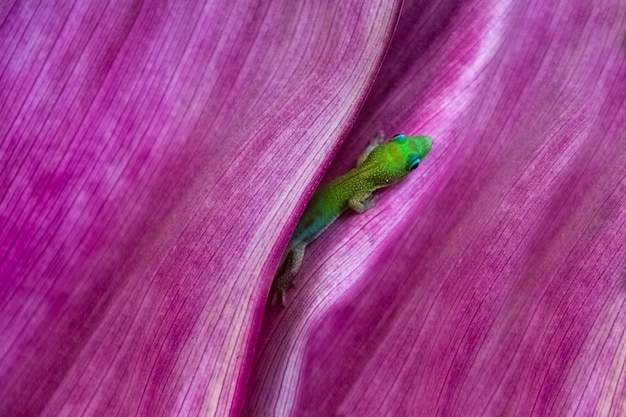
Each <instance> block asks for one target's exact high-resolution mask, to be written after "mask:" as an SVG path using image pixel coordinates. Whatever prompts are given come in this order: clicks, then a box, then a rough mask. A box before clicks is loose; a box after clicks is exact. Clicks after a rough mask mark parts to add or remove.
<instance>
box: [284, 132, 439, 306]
mask: <svg viewBox="0 0 626 417" xmlns="http://www.w3.org/2000/svg"><path fill="white" fill-rule="evenodd" d="M432 144H433V142H432V140H431V139H430V137H428V136H405V135H396V136H394V137H393V139H392V140H390V141H389V142H386V143H380V144H379V143H377V141H376V143H372V144H371V145H370V146H368V147H367V148H366V149H365V151H364V152H363V153H362V154H361V156H360V157H359V159H358V161H357V165H356V168H354V169H352V170H351V171H349V172H348V173H347V174H344V175H342V176H340V177H339V178H337V179H335V180H333V181H331V182H330V183H328V184H326V185H325V186H323V187H321V188H319V189H318V190H317V191H315V193H314V194H313V197H311V201H310V202H309V204H308V205H307V206H306V208H305V210H304V214H303V215H302V217H301V218H300V221H299V222H298V225H297V226H296V230H295V232H294V234H293V236H292V237H291V240H290V241H289V245H288V246H287V250H286V252H285V255H284V256H283V262H282V266H281V269H280V270H279V271H282V273H281V274H280V275H277V276H276V277H275V278H274V283H273V284H272V287H273V288H272V291H273V293H274V295H273V297H272V305H275V304H276V302H277V301H278V298H279V297H280V303H281V305H282V306H283V307H284V306H285V293H286V291H287V290H288V289H290V288H292V287H293V286H294V283H293V282H294V278H295V276H296V273H297V272H298V270H299V269H300V265H301V264H302V259H303V258H304V249H305V248H306V245H308V244H309V243H311V242H312V241H314V240H315V239H316V238H317V237H318V236H319V235H320V234H322V232H324V230H326V229H327V228H328V226H330V225H331V224H332V223H333V222H334V221H335V220H336V219H337V218H338V217H339V215H340V214H341V213H342V212H343V211H345V210H347V209H348V208H351V209H352V210H354V211H356V212H357V213H359V214H360V213H364V212H366V211H367V210H369V209H371V208H372V207H374V199H373V197H372V192H373V191H375V190H377V189H379V188H385V187H389V186H390V185H393V184H395V183H397V182H398V181H400V180H402V179H403V178H404V177H406V176H407V175H408V174H409V173H410V172H411V171H413V170H414V169H415V168H417V166H418V165H419V163H420V162H421V161H422V160H423V159H424V158H425V157H426V155H428V153H429V152H430V149H431V147H432Z"/></svg>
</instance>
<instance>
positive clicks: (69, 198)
mask: <svg viewBox="0 0 626 417" xmlns="http://www.w3.org/2000/svg"><path fill="white" fill-rule="evenodd" d="M383 3H384V4H383ZM0 13H1V16H0V22H1V23H0V24H1V26H0V32H1V33H2V36H1V37H0V42H1V46H0V51H1V53H0V70H1V72H0V86H1V88H0V103H1V104H0V105H1V108H0V118H1V123H0V131H1V132H0V137H1V138H2V139H1V143H0V161H1V162H0V164H1V166H2V168H3V169H2V172H1V173H0V176H1V179H0V213H1V214H0V215H1V216H2V217H1V219H2V220H1V223H2V228H1V229H0V245H1V246H0V248H1V250H0V257H1V260H0V262H1V263H0V276H1V277H2V285H1V287H0V329H1V330H0V331H1V332H2V339H1V341H0V358H1V360H0V381H2V383H1V384H0V414H1V415H6V416H9V415H20V416H34V415H72V416H76V415H97V416H102V415H107V416H114V415H119V416H130V415H150V416H156V415H186V416H192V415H234V414H236V413H237V411H238V410H239V409H241V407H242V404H243V399H244V393H245V388H246V386H247V380H248V375H249V373H250V366H251V364H250V361H251V359H252V356H251V354H252V352H253V351H254V345H255V342H256V336H257V334H258V329H259V324H260V321H261V317H262V314H263V310H264V306H265V300H266V297H267V293H268V290H269V286H270V283H271V280H272V277H273V272H274V270H275V268H276V267H277V263H278V261H279V258H280V255H281V254H280V251H281V250H282V248H283V247H284V245H285V243H286V240H287V239H288V238H289V236H288V234H289V231H290V229H291V227H292V225H293V224H294V223H295V221H296V220H297V213H298V212H299V211H301V210H302V208H303V206H304V204H305V203H306V194H307V193H310V192H311V191H312V190H313V188H314V187H315V182H316V178H319V177H320V175H321V174H322V173H323V169H324V166H325V165H326V164H327V163H328V162H329V160H330V158H331V156H332V154H333V151H334V149H335V148H336V147H337V144H338V143H339V141H340V139H341V138H342V137H343V136H345V133H346V132H347V129H348V127H349V125H350V124H351V122H352V120H353V119H354V117H355V115H356V113H357V111H358V109H359V107H360V106H361V104H362V102H363V100H364V99H365V96H366V93H367V91H368V89H369V88H370V87H371V84H372V82H373V80H374V76H375V74H376V71H377V70H378V68H379V66H380V64H381V61H382V58H383V55H384V52H385V50H386V47H387V45H388V43H389V41H390V39H391V36H392V33H393V28H394V25H395V22H396V20H397V15H398V13H399V7H398V5H394V4H393V3H389V2H380V3H371V2H370V3H368V5H367V6H366V7H365V6H363V5H362V4H361V2H352V3H346V2H342V3H341V5H339V4H337V5H333V4H328V5H323V4H297V3H296V4H294V3H293V2H288V1H284V2H264V3H258V2H245V1H242V2H156V1H153V2H122V3H119V4H118V3H115V4H113V3H109V4H107V3H104V2H96V1H93V2H88V1H78V2H76V3H75V4H73V5H72V4H69V3H68V5H67V6H65V5H56V4H52V3H49V2H43V3H41V4H38V3H34V2H33V3H32V4H29V3H23V2H14V3H13V4H6V5H5V6H4V7H2V8H1V10H0ZM348 22H349V24H348Z"/></svg>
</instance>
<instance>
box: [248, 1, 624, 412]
mask: <svg viewBox="0 0 626 417" xmlns="http://www.w3.org/2000/svg"><path fill="white" fill-rule="evenodd" d="M563 6H564V5H562V6H559V7H557V6H552V5H551V4H550V3H548V2H534V3H532V4H526V3H519V4H515V3H510V2H508V3H507V2H504V3H503V2H489V3H480V4H479V3H463V4H455V3H453V2H446V3H441V2H431V3H425V2H420V3H414V4H405V7H404V8H403V10H402V15H401V18H400V22H399V25H398V28H397V30H396V35H395V37H394V41H393V44H392V46H391V49H390V51H389V52H388V54H387V56H386V59H385V63H384V65H383V67H382V70H381V72H380V73H379V75H378V77H377V80H376V84H375V86H374V88H373V90H372V91H371V93H370V95H369V96H368V100H367V102H366V105H365V107H364V109H363V110H362V111H361V113H360V115H359V119H358V121H357V123H356V126H355V127H354V129H353V131H352V132H351V134H350V135H349V136H350V137H353V138H356V139H357V140H355V141H354V142H346V144H345V146H344V147H343V148H342V150H341V151H340V152H339V154H338V156H337V158H336V161H337V163H336V164H334V166H333V167H331V169H330V172H331V173H332V175H335V174H337V173H340V172H343V171H344V170H345V169H348V167H349V166H350V164H351V163H352V162H353V161H354V159H355V158H356V155H357V154H358V152H360V150H361V149H362V148H363V147H364V146H365V142H366V137H367V135H368V134H370V132H372V131H376V129H379V128H381V127H382V128H384V129H385V130H386V131H388V132H389V133H407V134H428V135H430V136H432V137H433V140H434V145H433V151H432V153H431V155H429V156H428V158H427V159H426V160H425V161H424V162H423V163H422V164H421V165H420V168H419V169H418V170H417V173H416V174H414V175H412V176H411V177H410V179H409V180H407V181H405V182H404V183H402V184H400V185H398V186H397V187H395V188H393V189H391V190H389V191H387V192H384V193H383V197H382V198H381V200H380V202H379V205H378V207H377V208H376V210H372V211H370V212H368V213H367V214H364V215H362V216H346V217H344V218H342V219H341V220H340V221H339V222H338V224H336V225H334V226H333V227H332V228H331V229H329V231H327V232H326V233H325V234H324V235H323V236H322V237H321V238H320V239H319V240H318V241H316V242H315V243H314V244H313V245H311V246H310V248H309V251H308V253H307V257H306V258H305V264H304V267H303V270H302V273H301V274H300V278H299V286H298V288H297V290H295V291H294V294H293V295H292V294H290V296H291V304H290V306H289V308H288V309H287V310H286V311H284V312H279V313H274V314H270V315H268V316H267V317H266V319H265V321H264V324H263V330H262V333H261V337H260V341H259V346H258V350H257V352H256V361H255V362H256V364H255V368H254V371H253V373H252V378H251V386H250V394H249V399H248V403H247V405H246V413H244V414H245V415H284V416H286V415H314V416H318V415H319V416H322V415H323V416H329V415H350V416H401V415H404V416H416V415H419V416H514V415H515V416H517V415H519V416H557V415H559V416H560V415H571V416H588V415H610V416H621V415H625V414H626V408H625V407H626V405H625V404H626V355H625V354H624V352H626V334H625V333H624V329H626V307H625V292H626V275H625V270H626V248H625V242H626V230H625V222H626V210H625V209H624V207H626V186H625V184H626V183H625V182H624V181H625V178H626V171H625V167H626V140H625V139H626V137H625V136H624V129H625V128H626V119H625V117H624V105H625V103H624V100H625V98H626V55H625V48H624V43H623V42H624V30H623V28H624V26H623V22H624V18H625V14H626V8H625V7H624V5H623V4H619V3H617V2H610V1H606V2H603V4H602V5H600V4H596V3H594V4H593V6H592V5H591V4H589V3H584V2H575V3H574V4H571V3H568V6H567V7H563ZM332 175H331V176H332Z"/></svg>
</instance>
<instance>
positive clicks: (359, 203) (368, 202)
mask: <svg viewBox="0 0 626 417" xmlns="http://www.w3.org/2000/svg"><path fill="white" fill-rule="evenodd" d="M375 205H376V201H375V200H374V195H373V194H372V193H371V192H367V191H363V192H360V193H356V194H355V195H354V196H352V198H351V199H350V200H349V201H348V206H350V208H351V209H352V210H354V211H356V212H357V213H359V214H362V213H365V212H366V211H367V210H370V209H372V208H374V206H375Z"/></svg>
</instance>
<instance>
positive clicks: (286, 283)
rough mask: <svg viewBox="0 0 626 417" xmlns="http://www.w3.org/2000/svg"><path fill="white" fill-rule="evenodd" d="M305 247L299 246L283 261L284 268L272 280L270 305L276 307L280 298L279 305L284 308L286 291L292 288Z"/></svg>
mask: <svg viewBox="0 0 626 417" xmlns="http://www.w3.org/2000/svg"><path fill="white" fill-rule="evenodd" d="M305 247H306V245H300V246H297V247H295V248H293V249H292V250H291V251H290V252H289V253H288V254H287V258H286V259H285V268H284V270H283V272H282V274H280V275H279V276H278V277H276V278H275V279H274V284H273V287H274V296H273V297H272V305H276V303H277V302H278V298H279V297H280V304H281V305H282V306H283V307H285V304H286V298H285V294H286V293H287V290H289V289H291V288H293V287H294V283H293V281H294V278H295V277H296V274H297V273H298V270H299V269H300V266H301V265H302V259H304V248H305Z"/></svg>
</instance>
